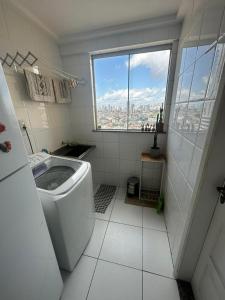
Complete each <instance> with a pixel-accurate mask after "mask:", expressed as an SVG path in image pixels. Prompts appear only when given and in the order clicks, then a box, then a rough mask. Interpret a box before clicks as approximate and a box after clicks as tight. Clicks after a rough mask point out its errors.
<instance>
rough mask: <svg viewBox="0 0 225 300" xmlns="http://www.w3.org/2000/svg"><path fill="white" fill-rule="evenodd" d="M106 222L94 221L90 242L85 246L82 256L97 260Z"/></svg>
mask: <svg viewBox="0 0 225 300" xmlns="http://www.w3.org/2000/svg"><path fill="white" fill-rule="evenodd" d="M107 225H108V222H107V221H103V220H98V219H96V220H95V227H94V230H93V233H92V236H91V238H90V241H89V243H88V245H87V248H86V249H85V251H84V255H88V256H92V257H96V258H98V256H99V253H100V250H101V246H102V242H103V239H104V236H105V232H106V228H107Z"/></svg>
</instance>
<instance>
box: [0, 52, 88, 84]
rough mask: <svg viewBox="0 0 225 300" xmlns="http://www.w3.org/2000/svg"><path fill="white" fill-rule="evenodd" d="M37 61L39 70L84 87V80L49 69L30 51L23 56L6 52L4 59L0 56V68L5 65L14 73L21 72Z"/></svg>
mask: <svg viewBox="0 0 225 300" xmlns="http://www.w3.org/2000/svg"><path fill="white" fill-rule="evenodd" d="M37 61H39V62H40V64H41V69H42V68H44V69H46V70H48V72H49V71H50V72H51V73H54V74H56V75H57V76H59V77H61V78H64V79H67V80H74V81H75V82H76V85H84V84H85V83H86V82H85V80H84V79H80V78H79V77H77V76H74V75H73V74H70V73H67V72H65V71H63V70H61V69H59V68H56V67H51V66H50V65H49V63H48V62H47V61H45V60H44V59H43V58H42V59H38V58H37V57H36V56H35V55H34V54H33V53H32V52H31V51H28V52H27V54H26V55H23V54H21V53H20V52H19V51H17V52H16V54H15V55H11V54H10V53H8V52H7V53H6V54H5V56H4V57H2V56H0V62H1V64H2V66H4V65H6V66H8V67H9V68H12V67H13V68H14V69H15V71H16V72H22V71H23V70H20V68H23V67H24V66H28V67H34V66H35V63H36V62H37ZM38 67H39V66H38Z"/></svg>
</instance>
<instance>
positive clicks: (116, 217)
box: [110, 200, 142, 227]
mask: <svg viewBox="0 0 225 300" xmlns="http://www.w3.org/2000/svg"><path fill="white" fill-rule="evenodd" d="M110 221H113V222H118V223H123V224H128V225H133V226H140V227H141V226H142V207H141V206H135V205H130V204H126V203H124V201H123V200H116V201H115V205H114V208H113V211H112V215H111V218H110Z"/></svg>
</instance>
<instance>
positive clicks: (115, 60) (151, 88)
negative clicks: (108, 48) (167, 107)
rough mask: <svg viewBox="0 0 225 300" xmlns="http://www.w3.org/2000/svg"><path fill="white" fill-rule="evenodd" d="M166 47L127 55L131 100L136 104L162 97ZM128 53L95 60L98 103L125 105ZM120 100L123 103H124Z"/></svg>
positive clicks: (162, 99)
mask: <svg viewBox="0 0 225 300" xmlns="http://www.w3.org/2000/svg"><path fill="white" fill-rule="evenodd" d="M169 56H170V51H169V50H163V51H157V52H148V53H139V54H133V55H131V56H130V73H129V90H130V102H131V103H134V104H135V105H138V104H143V100H144V103H145V104H151V103H160V104H161V103H162V102H164V100H165V91H166V82H167V73H168V64H169ZM128 69H129V56H128V55H120V56H113V57H106V58H97V59H95V60H94V72H95V90H96V99H97V105H108V104H111V105H118V103H120V104H122V103H123V104H124V105H127V98H128ZM123 104H122V105H123Z"/></svg>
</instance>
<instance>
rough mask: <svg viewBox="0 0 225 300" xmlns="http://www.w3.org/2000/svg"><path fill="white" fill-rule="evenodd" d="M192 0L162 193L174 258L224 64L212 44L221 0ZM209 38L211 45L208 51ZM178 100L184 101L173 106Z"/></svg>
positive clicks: (178, 71)
mask: <svg viewBox="0 0 225 300" xmlns="http://www.w3.org/2000/svg"><path fill="white" fill-rule="evenodd" d="M193 4H194V5H193V6H190V9H189V13H187V16H186V18H185V20H184V23H183V28H182V32H181V38H180V44H179V50H178V53H179V55H178V60H177V68H176V76H175V79H174V92H173V98H172V103H171V117H170V127H169V130H168V144H167V158H168V159H167V162H168V170H167V176H166V177H167V178H166V182H167V187H169V188H167V190H166V193H165V198H166V199H165V218H166V223H167V228H168V234H169V239H170V245H171V249H172V253H173V260H174V262H176V259H177V254H178V252H179V247H180V241H181V239H182V235H183V232H184V224H185V222H186V220H187V218H188V214H189V211H190V209H191V205H192V196H193V189H194V188H195V186H196V182H197V180H196V179H197V176H198V170H199V164H200V162H201V157H202V153H203V151H204V147H205V143H206V140H207V134H208V128H209V126H210V123H211V120H212V119H213V118H215V116H214V111H213V106H214V103H215V99H216V95H217V89H218V83H219V81H220V76H221V70H222V68H223V63H224V54H222V47H220V45H219V44H217V45H216V43H215V42H216V41H217V38H218V36H219V34H220V26H221V24H222V29H221V31H223V26H224V23H223V22H221V21H222V12H223V11H224V6H225V4H224V2H223V1H220V0H218V1H194V2H193ZM213 42H214V43H215V45H214V47H212V49H211V50H210V47H211V46H212V43H213ZM196 50H197V51H196ZM178 74H181V76H180V77H178ZM192 75H193V76H192ZM181 79H182V80H181ZM182 87H183V90H182ZM181 90H182V92H181ZM176 94H177V97H176ZM189 94H190V97H189ZM206 100H207V101H206ZM208 100H211V101H208ZM179 101H180V102H181V101H182V104H176V105H175V102H179ZM203 104H204V105H203ZM187 107H188V110H187V109H186V108H187ZM196 146H197V147H196ZM200 149H201V150H200ZM187 221H188V220H187Z"/></svg>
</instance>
